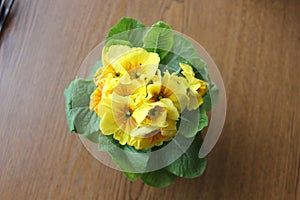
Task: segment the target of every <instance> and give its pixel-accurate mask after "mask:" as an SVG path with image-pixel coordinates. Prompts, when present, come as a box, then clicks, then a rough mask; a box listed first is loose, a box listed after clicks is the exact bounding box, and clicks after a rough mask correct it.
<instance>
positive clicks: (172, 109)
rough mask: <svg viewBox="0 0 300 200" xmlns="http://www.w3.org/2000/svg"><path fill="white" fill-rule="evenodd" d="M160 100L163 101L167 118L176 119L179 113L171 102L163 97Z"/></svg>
mask: <svg viewBox="0 0 300 200" xmlns="http://www.w3.org/2000/svg"><path fill="white" fill-rule="evenodd" d="M160 101H161V102H163V103H164V104H165V105H166V107H167V112H168V118H169V119H172V120H178V118H179V113H178V110H177V108H176V107H175V105H174V104H173V102H172V101H171V100H170V99H168V98H163V99H161V100H160Z"/></svg>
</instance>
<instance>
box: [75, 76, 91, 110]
mask: <svg viewBox="0 0 300 200" xmlns="http://www.w3.org/2000/svg"><path fill="white" fill-rule="evenodd" d="M95 89H96V86H95V84H94V81H93V80H90V79H88V80H86V79H82V78H77V79H75V80H74V87H73V91H72V95H73V97H72V108H73V109H74V108H78V107H89V105H90V96H91V94H92V93H93V92H94V90H95Z"/></svg>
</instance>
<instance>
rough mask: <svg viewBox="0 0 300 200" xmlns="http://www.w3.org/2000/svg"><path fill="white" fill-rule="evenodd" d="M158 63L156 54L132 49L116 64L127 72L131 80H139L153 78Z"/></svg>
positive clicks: (140, 49)
mask: <svg viewBox="0 0 300 200" xmlns="http://www.w3.org/2000/svg"><path fill="white" fill-rule="evenodd" d="M159 61H160V59H159V56H158V54H157V53H152V52H147V51H146V50H145V49H142V48H132V49H131V50H130V51H128V52H126V53H125V54H124V56H122V57H121V58H120V59H119V60H118V62H117V63H118V64H120V65H121V66H122V67H123V68H124V69H125V70H126V71H127V72H128V74H129V75H130V78H131V79H139V78H140V77H141V78H144V77H149V76H153V75H154V74H155V73H156V71H157V69H158V64H159Z"/></svg>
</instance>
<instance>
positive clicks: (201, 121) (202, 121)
mask: <svg viewBox="0 0 300 200" xmlns="http://www.w3.org/2000/svg"><path fill="white" fill-rule="evenodd" d="M199 110H200V119H199V124H198V131H202V129H203V128H204V127H206V126H208V117H207V115H206V110H205V109H204V108H203V107H200V109H199Z"/></svg>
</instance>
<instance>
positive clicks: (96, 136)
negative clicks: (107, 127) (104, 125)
mask: <svg viewBox="0 0 300 200" xmlns="http://www.w3.org/2000/svg"><path fill="white" fill-rule="evenodd" d="M99 134H102V133H101V131H99V130H98V131H96V132H94V133H92V134H83V135H82V136H83V137H85V138H86V139H88V140H89V141H91V142H94V143H98V142H99Z"/></svg>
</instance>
